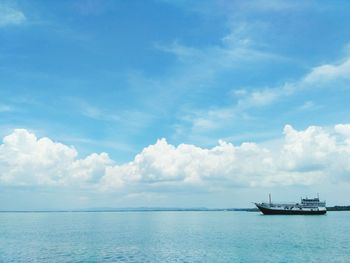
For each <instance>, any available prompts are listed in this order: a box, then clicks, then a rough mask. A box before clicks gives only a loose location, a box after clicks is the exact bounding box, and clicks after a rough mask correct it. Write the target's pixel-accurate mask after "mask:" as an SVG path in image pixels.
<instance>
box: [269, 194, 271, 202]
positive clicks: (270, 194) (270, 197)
mask: <svg viewBox="0 0 350 263" xmlns="http://www.w3.org/2000/svg"><path fill="white" fill-rule="evenodd" d="M269 203H270V205H271V193H269Z"/></svg>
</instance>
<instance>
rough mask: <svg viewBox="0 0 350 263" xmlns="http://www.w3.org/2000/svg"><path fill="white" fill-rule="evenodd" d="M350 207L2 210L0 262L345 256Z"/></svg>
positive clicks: (264, 259) (334, 259) (325, 258)
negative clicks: (291, 212) (302, 212)
mask: <svg viewBox="0 0 350 263" xmlns="http://www.w3.org/2000/svg"><path fill="white" fill-rule="evenodd" d="M349 244H350V213H349V212H329V213H328V214H327V215H326V216H263V215H260V214H259V213H249V212H119V213H111V212H105V213H103V212H100V213H0V261H1V262H347V263H348V262H350V249H349Z"/></svg>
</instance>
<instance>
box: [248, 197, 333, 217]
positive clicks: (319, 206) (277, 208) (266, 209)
mask: <svg viewBox="0 0 350 263" xmlns="http://www.w3.org/2000/svg"><path fill="white" fill-rule="evenodd" d="M255 205H256V207H257V208H258V209H259V210H260V211H261V212H262V213H263V214H264V215H324V214H326V213H327V209H326V201H323V202H321V201H320V198H319V196H317V197H316V198H301V200H300V202H299V203H273V202H272V201H271V194H269V202H268V203H255Z"/></svg>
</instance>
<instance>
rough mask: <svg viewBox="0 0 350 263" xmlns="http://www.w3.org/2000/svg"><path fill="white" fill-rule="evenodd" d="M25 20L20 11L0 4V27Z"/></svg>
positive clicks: (17, 23) (21, 22) (18, 23)
mask: <svg viewBox="0 0 350 263" xmlns="http://www.w3.org/2000/svg"><path fill="white" fill-rule="evenodd" d="M25 21H26V16H25V15H24V14H23V12H22V11H20V10H17V9H15V8H12V7H9V6H5V5H3V4H0V27H4V26H10V25H20V24H23V23H24V22H25Z"/></svg>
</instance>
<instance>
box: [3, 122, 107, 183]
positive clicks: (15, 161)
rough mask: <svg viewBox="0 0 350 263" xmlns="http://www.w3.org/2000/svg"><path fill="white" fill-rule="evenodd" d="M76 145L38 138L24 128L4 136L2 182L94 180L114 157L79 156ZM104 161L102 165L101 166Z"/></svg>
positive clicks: (105, 155) (102, 172)
mask: <svg viewBox="0 0 350 263" xmlns="http://www.w3.org/2000/svg"><path fill="white" fill-rule="evenodd" d="M77 155H78V153H77V151H76V149H75V148H74V147H69V146H67V145H64V144H61V143H56V142H53V141H52V140H51V139H49V138H46V137H44V138H40V139H38V138H37V137H36V136H35V135H34V134H33V133H30V132H29V131H27V130H25V129H17V130H15V131H14V132H13V133H12V134H10V135H8V136H6V137H4V139H3V144H1V145H0V183H2V184H6V185H67V184H72V183H73V182H76V181H78V182H79V184H82V183H85V182H88V181H94V180H95V177H96V176H97V175H99V174H100V176H102V175H103V174H104V166H105V165H107V164H111V163H112V161H111V160H110V159H109V158H108V155H107V154H105V153H101V154H99V155H98V154H92V155H90V156H88V157H86V158H85V159H81V160H77V159H76V158H77ZM101 165H102V166H101Z"/></svg>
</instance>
